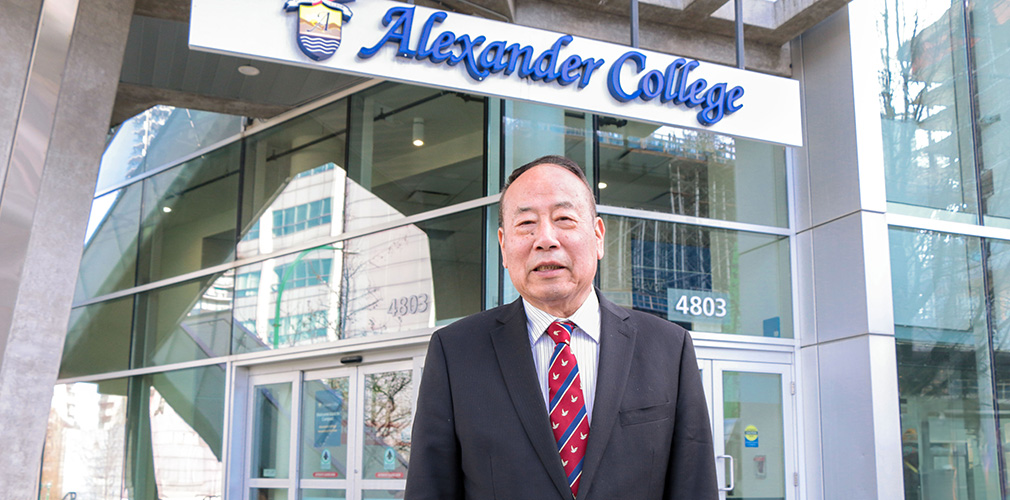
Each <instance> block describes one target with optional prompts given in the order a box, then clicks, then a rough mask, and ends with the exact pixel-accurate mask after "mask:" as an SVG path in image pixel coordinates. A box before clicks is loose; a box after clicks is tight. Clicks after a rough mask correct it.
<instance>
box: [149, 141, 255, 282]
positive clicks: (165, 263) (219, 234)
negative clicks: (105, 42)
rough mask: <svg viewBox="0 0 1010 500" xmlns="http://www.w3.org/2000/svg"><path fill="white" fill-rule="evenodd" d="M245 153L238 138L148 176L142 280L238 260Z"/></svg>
mask: <svg viewBox="0 0 1010 500" xmlns="http://www.w3.org/2000/svg"><path fill="white" fill-rule="evenodd" d="M239 153H240V150H239V145H238V144H237V143H236V144H232V145H229V146H227V147H225V148H222V149H219V150H217V151H215V152H213V153H210V154H207V155H204V156H201V157H199V158H196V159H194V160H191V161H189V162H186V163H185V164H183V165H180V166H178V167H175V168H173V169H171V170H169V171H167V172H164V173H161V174H158V175H156V176H154V177H151V178H149V179H146V180H144V203H143V214H144V217H143V221H144V222H143V224H142V227H141V247H140V261H139V264H138V266H137V267H138V283H140V284H144V283H150V282H153V281H158V280H161V279H165V278H171V277H173V276H178V275H180V274H185V273H188V272H191V271H197V270H200V269H203V268H206V267H211V266H215V265H218V264H222V263H225V262H228V261H231V260H232V258H233V256H234V254H235V242H236V238H235V223H236V218H237V216H238V214H237V211H238V177H239V176H238V167H239Z"/></svg>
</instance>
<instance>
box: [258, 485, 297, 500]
mask: <svg viewBox="0 0 1010 500" xmlns="http://www.w3.org/2000/svg"><path fill="white" fill-rule="evenodd" d="M249 500H288V490H286V489H284V490H279V489H266V488H258V489H257V488H254V489H252V490H250V491H249Z"/></svg>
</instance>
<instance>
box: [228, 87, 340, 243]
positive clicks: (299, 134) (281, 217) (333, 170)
mask: <svg viewBox="0 0 1010 500" xmlns="http://www.w3.org/2000/svg"><path fill="white" fill-rule="evenodd" d="M346 142H347V101H346V100H342V101H337V102H335V103H333V104H330V105H327V106H324V107H323V108H320V109H318V110H316V111H313V112H311V113H308V114H307V115H305V116H302V117H299V118H296V119H294V120H292V121H290V122H287V123H284V124H281V125H279V126H277V127H273V128H271V129H268V130H266V131H263V132H261V133H259V134H256V135H255V136H253V137H252V138H251V139H250V140H249V141H248V143H247V146H246V155H245V181H244V186H243V191H242V222H241V227H242V230H241V232H242V238H241V241H240V242H239V244H238V256H239V258H245V257H252V256H256V255H260V254H264V253H271V252H276V251H278V250H283V249H284V248H288V247H291V246H294V245H297V244H299V243H302V242H305V241H310V240H312V239H317V238H322V237H326V236H335V235H337V234H340V233H341V232H342V231H344V227H343V225H344V210H343V207H344V201H343V200H344V198H343V197H344V193H345V192H346V189H347V188H346V186H345V183H347V170H346V167H345V156H346Z"/></svg>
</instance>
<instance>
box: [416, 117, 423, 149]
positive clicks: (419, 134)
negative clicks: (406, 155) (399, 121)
mask: <svg viewBox="0 0 1010 500" xmlns="http://www.w3.org/2000/svg"><path fill="white" fill-rule="evenodd" d="M414 145H415V146H417V147H421V146H424V118H421V117H420V116H417V117H414Z"/></svg>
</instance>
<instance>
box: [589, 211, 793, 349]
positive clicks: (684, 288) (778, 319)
mask: <svg viewBox="0 0 1010 500" xmlns="http://www.w3.org/2000/svg"><path fill="white" fill-rule="evenodd" d="M603 220H604V223H605V225H606V228H607V238H606V249H605V252H604V257H603V260H602V262H601V263H600V271H599V273H600V290H602V291H603V293H604V294H605V295H606V296H607V297H608V298H609V299H610V300H612V301H614V302H616V303H618V304H620V305H622V306H625V307H629V308H633V309H636V310H639V311H644V312H648V313H651V314H655V315H656V316H659V317H662V318H666V319H668V320H670V321H674V322H677V323H678V324H680V325H682V326H683V327H685V328H688V329H690V330H694V331H701V332H713V333H734V334H741V335H755V336H764V337H782V338H792V337H793V327H792V305H791V304H792V296H791V294H792V292H791V285H790V281H789V279H790V278H789V241H788V239H787V238H783V237H778V236H771V235H763V234H756V233H745V232H738V231H729V230H723V229H712V228H705V227H700V226H689V225H683V224H672V223H667V222H657V221H648V220H642V219H632V218H627V217H616V216H609V215H606V216H603Z"/></svg>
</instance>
